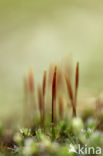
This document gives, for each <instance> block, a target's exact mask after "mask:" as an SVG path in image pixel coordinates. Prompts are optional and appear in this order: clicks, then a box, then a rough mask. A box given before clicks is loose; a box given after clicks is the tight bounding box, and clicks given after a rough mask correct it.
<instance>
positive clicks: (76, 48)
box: [0, 0, 103, 118]
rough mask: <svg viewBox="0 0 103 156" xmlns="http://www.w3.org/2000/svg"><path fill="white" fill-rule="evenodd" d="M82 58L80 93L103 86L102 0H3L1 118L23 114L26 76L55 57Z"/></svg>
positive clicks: (93, 91)
mask: <svg viewBox="0 0 103 156" xmlns="http://www.w3.org/2000/svg"><path fill="white" fill-rule="evenodd" d="M69 56H72V58H73V62H74V63H75V62H76V61H78V60H79V62H80V93H82V92H83V91H84V90H86V91H87V93H89V92H90V93H91V94H93V95H94V96H95V95H98V94H99V93H101V92H102V89H103V86H102V83H103V70H102V69H103V1H102V0H98V1H97V0H0V117H1V118H2V117H4V116H5V117H7V116H8V113H9V114H11V113H12V112H13V113H16V114H19V112H20V110H21V108H22V103H23V76H24V74H25V73H26V74H27V73H28V70H29V68H30V67H33V69H34V77H35V79H36V81H38V80H41V79H42V73H43V70H44V69H46V68H48V66H49V64H50V63H51V62H54V61H55V62H60V61H61V62H63V61H65V59H66V60H67V59H68V60H69Z"/></svg>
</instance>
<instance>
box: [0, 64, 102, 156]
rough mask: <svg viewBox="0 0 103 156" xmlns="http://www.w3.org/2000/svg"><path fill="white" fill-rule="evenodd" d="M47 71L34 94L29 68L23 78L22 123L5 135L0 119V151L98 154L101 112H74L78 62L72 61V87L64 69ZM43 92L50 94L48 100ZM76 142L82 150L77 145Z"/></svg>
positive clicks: (70, 155) (75, 155) (58, 155)
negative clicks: (96, 114) (73, 80)
mask: <svg viewBox="0 0 103 156" xmlns="http://www.w3.org/2000/svg"><path fill="white" fill-rule="evenodd" d="M50 72H51V73H52V74H47V71H44V75H43V81H42V84H39V85H38V88H37V96H36V94H35V92H36V89H35V83H34V76H33V71H32V69H31V70H30V72H29V76H28V78H26V77H25V78H24V117H23V126H22V127H21V128H20V129H19V130H16V131H14V132H13V133H12V135H8V134H6V132H5V128H4V127H3V125H2V124H1V123H0V155H2V156H3V155H7V156H9V155H10V156H12V155H17V156H34V155H35V156H37V155H38V156H41V155H44V156H46V155H48V156H49V155H50V156H78V155H85V156H86V155H88V154H90V155H102V151H100V149H101V148H102V146H103V139H102V138H103V132H102V130H103V128H102V127H103V125H102V123H103V116H102V115H101V118H100V116H99V117H98V116H95V112H93V113H92V115H91V117H90V116H88V115H87V112H84V113H83V116H82V115H81V116H78V114H77V95H78V87H79V63H77V64H76V70H75V85H74V90H73V86H72V83H71V78H70V77H69V76H68V74H67V73H66V74H64V73H62V71H61V70H60V69H59V70H58V66H55V67H54V68H53V71H50ZM61 75H63V78H62V79H61ZM48 76H49V78H48ZM48 80H49V83H48ZM61 84H64V86H65V90H66V91H65V95H67V96H65V99H66V103H67V105H69V103H70V104H71V107H72V116H71V113H70V110H69V109H68V111H67V108H68V107H67V105H66V106H65V105H64V100H63V98H64V97H63V95H61V93H60V91H63V92H64V90H63V89H62V87H61V88H60V86H62V85H61ZM48 86H49V87H48ZM48 88H49V89H48ZM47 92H48V93H49V92H50V94H51V96H50V97H49V100H48V101H46V96H47V95H48V94H47ZM63 94H64V93H63ZM36 97H37V98H38V100H36ZM47 99H48V98H47ZM80 146H81V147H82V151H79V149H78V148H80ZM89 147H92V148H91V149H90V148H89ZM97 147H98V148H99V149H97ZM97 150H98V151H97ZM79 152H81V153H79Z"/></svg>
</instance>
